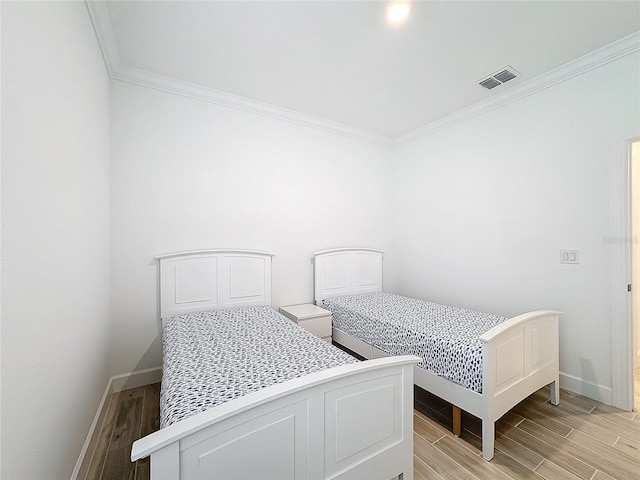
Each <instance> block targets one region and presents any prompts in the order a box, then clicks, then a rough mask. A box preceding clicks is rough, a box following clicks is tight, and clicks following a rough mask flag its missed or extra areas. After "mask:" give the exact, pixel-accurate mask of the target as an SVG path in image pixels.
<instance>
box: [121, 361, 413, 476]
mask: <svg viewBox="0 0 640 480" xmlns="http://www.w3.org/2000/svg"><path fill="white" fill-rule="evenodd" d="M418 361H420V359H419V358H418V357H414V356H403V357H391V358H384V359H378V360H371V361H367V362H359V363H356V364H350V365H345V366H341V367H336V368H332V369H329V370H325V371H322V372H318V373H314V374H311V375H307V376H305V377H301V378H297V379H294V380H290V381H288V382H285V383H281V384H278V385H273V386H271V387H267V388H264V389H262V390H260V391H257V392H254V393H252V394H249V395H246V396H244V397H241V398H238V399H236V400H232V401H229V402H227V403H224V404H222V405H220V406H218V407H214V408H212V409H210V410H207V411H205V412H203V413H201V414H198V415H195V416H193V417H190V418H187V419H185V420H182V421H180V422H177V423H175V424H173V425H170V426H168V427H166V428H163V429H161V430H159V431H158V432H155V433H153V434H151V435H148V436H146V437H144V438H142V439H140V440H138V441H136V442H135V443H134V444H133V448H132V451H131V460H132V461H135V460H137V459H139V458H144V457H147V456H151V479H155V480H157V479H172V480H175V479H178V478H208V479H213V478H219V479H239V478H243V479H246V478H261V479H293V478H296V479H297V478H368V479H375V478H379V479H389V478H392V477H395V476H401V477H402V478H404V479H405V480H406V479H412V478H413V365H414V364H415V363H417V362H418Z"/></svg>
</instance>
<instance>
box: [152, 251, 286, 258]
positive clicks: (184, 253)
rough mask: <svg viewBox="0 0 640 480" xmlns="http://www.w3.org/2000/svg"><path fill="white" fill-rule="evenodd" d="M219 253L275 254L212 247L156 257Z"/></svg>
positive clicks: (271, 254)
mask: <svg viewBox="0 0 640 480" xmlns="http://www.w3.org/2000/svg"><path fill="white" fill-rule="evenodd" d="M217 253H225V254H238V253H239V254H247V255H264V256H269V257H273V256H274V254H273V253H271V252H264V251H262V250H243V249H238V248H236V249H233V248H210V249H203V250H185V251H183V252H173V253H164V254H162V255H158V256H157V257H156V259H157V260H162V259H163V258H172V257H182V256H185V255H208V254H217Z"/></svg>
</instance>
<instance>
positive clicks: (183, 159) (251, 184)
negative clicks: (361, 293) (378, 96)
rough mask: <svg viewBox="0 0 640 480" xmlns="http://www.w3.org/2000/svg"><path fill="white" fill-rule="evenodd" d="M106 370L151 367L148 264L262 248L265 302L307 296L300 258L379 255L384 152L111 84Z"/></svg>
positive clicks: (385, 226) (385, 227) (306, 269)
mask: <svg viewBox="0 0 640 480" xmlns="http://www.w3.org/2000/svg"><path fill="white" fill-rule="evenodd" d="M111 93H112V111H111V120H112V130H111V133H112V135H111V154H112V167H111V168H112V169H111V178H112V184H111V197H112V209H111V245H112V298H113V302H112V307H113V325H112V326H113V346H112V359H113V364H112V373H113V374H120V373H124V372H129V371H133V370H141V369H145V368H153V367H157V366H159V365H160V363H161V351H160V339H159V330H158V324H157V319H158V316H159V312H158V296H157V290H158V285H157V282H158V272H157V264H156V262H155V261H154V256H156V255H158V254H162V253H167V252H172V251H180V250H189V249H197V248H225V247H231V248H246V249H259V250H266V251H270V252H273V253H274V254H275V257H274V261H273V295H272V299H273V305H274V306H275V307H279V306H281V305H288V304H296V303H305V302H310V301H312V300H313V277H312V273H313V269H312V264H311V258H312V253H313V252H314V251H317V250H321V249H326V248H331V247H336V246H343V245H368V246H375V247H379V248H383V249H384V248H388V247H389V244H390V238H391V236H392V234H393V232H392V231H391V230H390V229H389V223H390V219H391V218H390V216H391V210H390V208H391V206H390V205H391V203H390V201H391V192H390V175H391V164H390V163H389V161H388V160H389V155H390V152H389V151H388V150H387V149H385V148H383V147H379V146H375V145H370V144H366V143H363V142H361V141H356V140H353V139H350V138H347V137H342V136H338V135H335V134H330V133H325V132H322V131H319V130H315V129H311V128H307V127H303V126H299V125H295V124H290V123H286V122H283V121H279V120H274V119H271V118H267V117H263V116H259V115H254V114H250V113H246V112H242V111H238V110H233V109H228V108H225V107H221V106H218V105H214V104H211V103H205V102H201V101H198V100H194V99H191V98H186V97H182V96H177V95H171V94H167V93H163V92H159V91H156V90H152V89H147V88H143V87H138V86H134V85H131V84H126V83H122V82H118V81H114V82H113V83H112V91H111Z"/></svg>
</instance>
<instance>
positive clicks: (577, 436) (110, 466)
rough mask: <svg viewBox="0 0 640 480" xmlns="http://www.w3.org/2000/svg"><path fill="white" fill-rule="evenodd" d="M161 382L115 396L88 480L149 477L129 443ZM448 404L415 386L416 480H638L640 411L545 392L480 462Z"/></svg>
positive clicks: (473, 422)
mask: <svg viewBox="0 0 640 480" xmlns="http://www.w3.org/2000/svg"><path fill="white" fill-rule="evenodd" d="M158 402H159V384H154V385H148V386H146V387H140V388H134V389H131V390H126V391H123V392H117V393H114V394H112V395H111V397H110V399H109V401H108V404H107V406H106V408H107V414H106V415H105V420H104V424H103V427H102V429H101V430H100V431H99V432H96V434H97V435H99V437H98V439H97V448H96V450H95V452H94V453H93V456H92V457H88V458H91V462H90V466H89V469H88V473H87V475H86V477H85V478H87V479H110V480H111V479H114V480H115V479H118V480H119V479H127V480H132V479H148V478H149V463H148V460H146V459H145V460H140V461H138V462H136V463H131V462H130V461H129V454H130V451H131V443H132V442H133V441H134V440H135V439H137V438H139V437H141V436H144V435H146V434H147V433H149V432H152V431H154V430H155V429H157V428H158ZM450 429H451V405H450V404H448V403H446V402H444V401H443V400H440V399H439V398H437V397H434V396H433V395H430V394H428V393H427V392H425V391H423V390H420V389H416V408H415V410H414V476H415V478H416V480H424V479H427V480H431V479H437V480H443V479H455V480H459V479H460V480H464V479H504V480H508V479H513V480H519V479H543V478H544V479H548V480H564V479H567V480H575V479H584V480H611V479H612V478H613V479H620V480H634V479H640V414H639V413H635V412H624V411H621V410H617V409H615V408H612V407H609V406H607V405H604V404H602V403H599V402H596V401H594V400H591V399H588V398H585V397H582V396H580V395H576V394H573V393H571V392H567V391H564V390H562V391H561V394H560V405H558V406H552V405H551V404H550V403H549V401H548V388H543V389H541V390H540V391H538V392H536V393H535V394H533V395H532V396H531V397H529V398H528V399H526V400H524V401H523V402H521V403H520V404H519V405H517V406H516V407H515V408H514V409H513V410H512V411H510V412H509V413H507V414H506V415H505V416H504V417H503V418H501V419H500V420H499V421H498V422H497V425H496V431H497V438H496V454H495V457H494V459H493V460H492V461H491V462H486V461H484V460H483V459H482V454H481V440H480V422H479V420H478V419H476V418H475V417H472V416H471V415H468V414H463V433H462V435H461V436H460V437H459V438H457V437H455V436H454V435H452V434H451V431H450Z"/></svg>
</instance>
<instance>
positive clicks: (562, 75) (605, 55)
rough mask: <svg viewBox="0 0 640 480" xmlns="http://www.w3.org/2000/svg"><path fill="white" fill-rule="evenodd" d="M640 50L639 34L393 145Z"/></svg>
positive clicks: (441, 120)
mask: <svg viewBox="0 0 640 480" xmlns="http://www.w3.org/2000/svg"><path fill="white" fill-rule="evenodd" d="M639 50H640V32H635V33H633V34H631V35H628V36H626V37H623V38H622V39H620V40H617V41H615V42H613V43H610V44H609V45H606V46H604V47H602V48H599V49H598V50H594V51H593V52H590V53H588V54H586V55H583V56H582V57H579V58H577V59H575V60H573V61H571V62H569V63H566V64H564V65H562V66H560V67H558V68H555V69H553V70H550V71H548V72H546V73H543V74H542V75H538V76H537V77H535V78H533V79H531V80H528V81H527V82H524V83H521V84H520V85H518V86H517V87H513V88H511V89H509V90H505V91H503V92H500V93H499V94H497V95H495V96H493V97H490V98H487V99H486V100H482V101H480V102H478V103H475V104H474V105H471V106H469V107H467V108H463V109H462V110H459V111H457V112H454V113H452V114H450V115H447V116H445V117H442V118H440V119H438V120H436V121H434V122H431V123H428V124H427V125H424V126H422V127H420V128H417V129H416V130H413V131H411V132H409V133H406V134H404V135H401V136H400V137H397V138H395V139H394V141H393V144H394V146H400V145H405V144H408V143H411V142H414V141H416V140H419V139H420V138H423V137H426V136H429V135H432V134H434V133H436V132H439V131H441V130H444V129H446V128H449V127H452V126H453V125H456V124H459V123H462V122H464V121H466V120H469V119H471V118H474V117H477V116H478V115H482V114H484V113H487V112H489V111H491V110H494V109H496V108H500V107H502V106H504V105H507V104H509V103H511V102H515V101H517V100H520V99H521V98H525V97H528V96H530V95H533V94H535V93H537V92H539V91H541V90H544V89H547V88H549V87H552V86H554V85H557V84H559V83H562V82H566V81H567V80H570V79H571V78H574V77H577V76H579V75H582V74H584V73H586V72H588V71H590V70H594V69H596V68H598V67H601V66H603V65H606V64H607V63H610V62H613V61H615V60H618V59H619V58H622V57H625V56H627V55H630V54H632V53H634V52H637V51H639Z"/></svg>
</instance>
